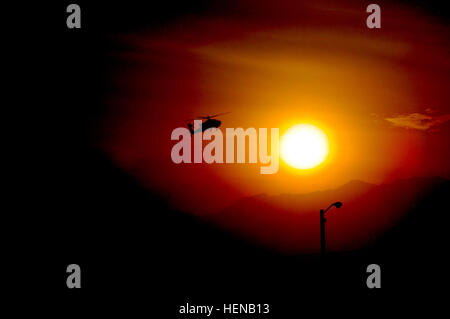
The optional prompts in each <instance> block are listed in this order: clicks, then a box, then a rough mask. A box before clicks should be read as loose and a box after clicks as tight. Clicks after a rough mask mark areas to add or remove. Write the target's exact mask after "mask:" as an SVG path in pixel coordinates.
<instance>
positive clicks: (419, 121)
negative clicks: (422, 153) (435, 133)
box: [385, 112, 450, 131]
mask: <svg viewBox="0 0 450 319" xmlns="http://www.w3.org/2000/svg"><path fill="white" fill-rule="evenodd" d="M426 113H427V114H422V113H410V114H399V115H395V116H393V117H388V118H385V120H386V121H388V122H389V123H391V124H392V125H393V126H397V127H402V128H406V129H414V130H420V131H428V130H430V129H434V128H436V127H437V126H439V125H441V124H443V123H445V122H447V121H450V114H446V115H440V116H433V115H431V114H430V112H426Z"/></svg>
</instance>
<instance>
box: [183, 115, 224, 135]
mask: <svg viewBox="0 0 450 319" xmlns="http://www.w3.org/2000/svg"><path fill="white" fill-rule="evenodd" d="M228 113H231V112H225V113H218V114H215V115H207V116H199V117H197V118H195V119H189V120H187V121H195V120H206V121H204V122H202V125H201V127H199V128H198V129H194V124H193V123H188V124H187V126H188V128H189V132H191V135H194V134H195V133H199V132H204V131H206V130H208V129H210V128H218V127H219V126H220V124H222V122H221V121H219V120H216V119H215V117H217V116H220V115H225V114H228Z"/></svg>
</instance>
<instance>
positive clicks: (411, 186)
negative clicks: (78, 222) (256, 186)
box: [213, 177, 450, 254]
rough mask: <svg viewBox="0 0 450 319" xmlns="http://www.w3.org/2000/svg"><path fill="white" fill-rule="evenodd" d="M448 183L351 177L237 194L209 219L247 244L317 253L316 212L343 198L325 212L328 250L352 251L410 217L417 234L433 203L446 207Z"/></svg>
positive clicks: (425, 224)
mask: <svg viewBox="0 0 450 319" xmlns="http://www.w3.org/2000/svg"><path fill="white" fill-rule="evenodd" d="M449 187H450V181H449V180H447V179H444V178H440V177H413V178H408V179H402V180H397V181H395V182H392V183H389V184H381V185H374V184H369V183H365V182H362V181H358V180H353V181H350V182H348V183H346V184H344V185H342V186H341V187H339V188H336V189H332V190H325V191H318V192H313V193H307V194H281V195H276V196H269V195H265V194H261V195H257V196H252V197H246V198H242V199H240V200H238V201H236V202H235V203H234V204H232V205H231V206H229V207H228V208H226V209H225V210H223V211H221V212H220V213H218V214H217V215H216V216H214V217H213V220H214V222H215V223H217V224H218V225H219V226H220V227H222V228H224V229H226V230H227V231H231V232H233V233H234V234H236V235H238V236H239V237H243V238H245V239H246V240H248V241H249V242H253V243H256V244H260V245H263V246H266V247H270V248H273V249H275V250H277V251H281V252H284V253H294V254H296V253H304V254H308V253H317V252H318V250H319V210H320V209H325V208H326V207H328V205H329V204H331V203H333V202H336V201H342V202H343V203H344V206H343V207H342V208H341V209H339V210H337V209H332V210H330V211H329V212H328V213H327V223H326V228H327V230H326V231H327V248H328V250H330V251H337V252H342V251H352V250H357V249H359V248H362V247H364V246H367V245H371V244H374V243H376V242H378V241H380V240H381V239H382V238H384V237H385V236H387V235H388V233H389V231H392V230H393V229H394V228H395V227H399V226H400V225H402V224H404V223H405V222H406V221H409V222H411V218H413V224H414V226H413V228H417V235H418V236H420V233H421V231H423V228H424V227H431V225H429V224H430V223H431V224H434V223H433V222H431V219H432V218H436V217H437V216H438V214H437V212H433V207H437V208H436V209H437V210H442V208H443V207H445V204H444V201H445V199H446V198H447V197H448V196H449V195H450V192H449V190H450V188H449ZM424 203H426V204H425V206H424ZM421 228H422V229H421ZM427 231H429V230H427Z"/></svg>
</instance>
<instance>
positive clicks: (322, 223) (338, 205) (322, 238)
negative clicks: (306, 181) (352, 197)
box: [320, 202, 342, 257]
mask: <svg viewBox="0 0 450 319" xmlns="http://www.w3.org/2000/svg"><path fill="white" fill-rule="evenodd" d="M333 206H334V207H336V208H341V207H342V203H341V202H336V203H333V204H331V205H330V206H328V208H327V209H325V210H323V209H321V210H320V255H321V256H322V257H325V250H326V249H325V222H326V221H327V220H326V219H325V213H326V212H327V211H328V210H329V209H330V208H331V207H333Z"/></svg>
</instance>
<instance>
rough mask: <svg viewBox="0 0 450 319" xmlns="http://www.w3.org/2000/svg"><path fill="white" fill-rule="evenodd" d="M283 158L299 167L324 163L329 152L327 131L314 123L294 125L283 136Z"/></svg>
mask: <svg viewBox="0 0 450 319" xmlns="http://www.w3.org/2000/svg"><path fill="white" fill-rule="evenodd" d="M280 151H281V158H282V159H283V160H284V161H285V162H286V163H287V164H288V165H290V166H292V167H295V168H298V169H309V168H313V167H315V166H317V165H319V164H320V163H322V162H323V161H324V160H325V159H326V157H327V155H328V152H329V147H328V139H327V136H326V135H325V133H324V132H323V131H322V130H320V129H319V128H317V127H315V126H314V125H310V124H298V125H295V126H292V127H291V128H289V129H288V131H287V132H286V133H285V134H283V136H282V137H281V144H280Z"/></svg>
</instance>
